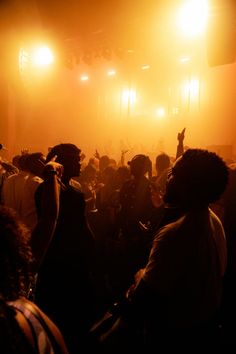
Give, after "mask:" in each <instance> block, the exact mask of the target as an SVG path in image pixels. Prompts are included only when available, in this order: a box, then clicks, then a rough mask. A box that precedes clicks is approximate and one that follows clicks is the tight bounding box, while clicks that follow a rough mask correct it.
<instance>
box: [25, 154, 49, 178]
mask: <svg viewBox="0 0 236 354" xmlns="http://www.w3.org/2000/svg"><path fill="white" fill-rule="evenodd" d="M24 156H25V159H23V161H24V164H25V168H26V170H27V171H29V172H30V173H32V174H33V175H35V176H40V177H41V176H42V175H43V169H44V164H45V156H44V155H43V153H42V152H34V153H32V154H26V155H24Z"/></svg>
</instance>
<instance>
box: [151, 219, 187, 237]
mask: <svg viewBox="0 0 236 354" xmlns="http://www.w3.org/2000/svg"><path fill="white" fill-rule="evenodd" d="M184 220H185V216H182V217H180V218H179V219H178V220H176V221H173V222H170V223H169V224H166V225H165V226H162V227H161V228H160V229H159V231H158V232H157V234H156V236H155V240H163V239H166V238H171V237H174V236H175V235H176V234H177V233H178V232H179V231H180V230H181V227H182V226H183V224H184Z"/></svg>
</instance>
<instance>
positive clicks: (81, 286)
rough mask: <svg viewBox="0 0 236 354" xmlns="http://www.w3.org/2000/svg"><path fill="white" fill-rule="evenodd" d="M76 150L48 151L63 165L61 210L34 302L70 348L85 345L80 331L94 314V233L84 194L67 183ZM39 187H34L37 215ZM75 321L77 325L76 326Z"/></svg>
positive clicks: (76, 162)
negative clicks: (86, 214)
mask: <svg viewBox="0 0 236 354" xmlns="http://www.w3.org/2000/svg"><path fill="white" fill-rule="evenodd" d="M80 152H81V151H80V149H79V148H78V147H77V146H76V145H74V144H59V145H56V146H54V147H53V148H52V149H51V150H50V152H49V154H48V155H47V161H49V160H51V159H52V158H54V159H55V161H56V162H58V163H60V164H61V165H63V169H64V171H63V175H62V178H61V191H60V209H59V216H58V221H57V225H56V229H55V233H54V237H53V239H52V240H51V243H50V245H49V247H48V250H47V252H46V254H45V256H44V260H43V262H42V264H41V267H40V268H39V271H38V277H37V284H36V291H35V301H36V303H37V304H39V305H40V307H41V308H42V309H44V310H45V312H47V313H48V314H49V315H50V317H51V318H52V319H53V320H54V322H55V323H56V324H58V326H59V327H60V329H61V331H62V333H63V335H64V337H65V339H66V342H67V344H68V348H69V351H70V353H77V352H78V346H79V345H80V347H83V345H82V342H83V337H84V333H86V330H87V328H88V326H89V325H90V321H91V320H92V319H93V316H94V311H93V310H94V309H93V306H92V304H93V303H94V304H95V300H94V297H93V296H94V291H93V288H92V269H93V257H94V238H93V234H92V232H91V230H90V228H89V226H88V223H87V219H86V216H85V199H84V195H83V194H82V193H81V192H80V191H79V190H78V189H74V188H73V186H71V185H70V180H71V178H72V177H74V176H79V174H80ZM41 188H42V187H41V186H40V187H39V188H38V190H37V192H36V204H37V210H38V213H39V215H40V203H41V193H42V190H41ZM75 323H76V325H74V324H75Z"/></svg>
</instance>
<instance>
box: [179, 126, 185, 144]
mask: <svg viewBox="0 0 236 354" xmlns="http://www.w3.org/2000/svg"><path fill="white" fill-rule="evenodd" d="M185 129H186V128H184V129H183V130H182V132H181V133H178V136H177V139H178V141H179V142H183V141H184V137H185Z"/></svg>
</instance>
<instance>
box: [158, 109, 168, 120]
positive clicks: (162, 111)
mask: <svg viewBox="0 0 236 354" xmlns="http://www.w3.org/2000/svg"><path fill="white" fill-rule="evenodd" d="M156 116H157V118H159V119H161V118H164V117H165V116H166V110H165V108H164V107H158V108H157V110H156Z"/></svg>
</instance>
